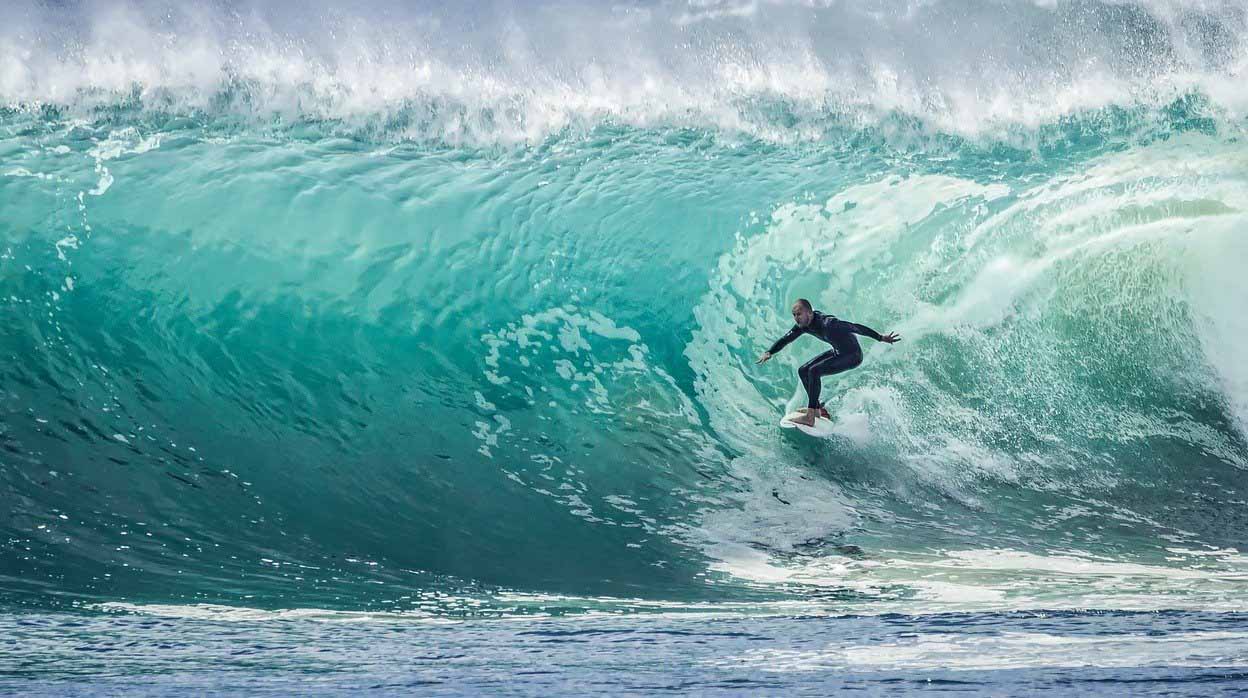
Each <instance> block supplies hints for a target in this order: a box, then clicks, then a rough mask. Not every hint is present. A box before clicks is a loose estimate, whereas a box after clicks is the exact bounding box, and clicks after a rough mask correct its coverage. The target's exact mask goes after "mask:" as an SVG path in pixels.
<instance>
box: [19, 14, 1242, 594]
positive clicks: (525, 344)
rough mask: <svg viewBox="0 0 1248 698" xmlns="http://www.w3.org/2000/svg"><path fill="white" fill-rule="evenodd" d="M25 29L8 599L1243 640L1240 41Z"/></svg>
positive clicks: (373, 27) (731, 27) (1171, 32)
mask: <svg viewBox="0 0 1248 698" xmlns="http://www.w3.org/2000/svg"><path fill="white" fill-rule="evenodd" d="M13 14H14V15H15V16H16V19H15V20H13V22H11V23H10V24H9V25H7V26H6V27H5V28H4V29H2V30H0V32H3V33H0V49H3V50H2V51H0V56H3V58H2V59H0V97H3V99H4V100H5V101H6V102H7V103H8V104H9V107H8V108H7V109H6V110H5V111H3V112H2V113H0V153H3V161H2V162H0V203H2V204H3V211H4V213H3V215H2V216H0V235H2V249H0V252H2V253H3V254H2V255H0V298H2V299H3V302H0V317H2V321H0V350H2V351H3V355H4V356H5V357H6V358H5V361H4V362H0V446H2V447H3V452H2V453H0V487H3V492H4V493H5V497H6V498H8V499H10V500H11V501H12V502H13V505H12V507H11V512H12V513H11V515H10V516H9V517H8V518H7V519H5V520H4V534H5V540H6V544H5V545H4V546H3V547H0V561H2V566H0V575H3V576H2V579H3V581H4V584H3V585H2V586H0V593H3V594H5V596H6V598H7V599H8V600H10V601H15V602H19V603H35V604H51V603H61V602H77V601H83V600H87V601H100V602H105V603H107V604H115V603H116V602H120V601H132V602H166V603H167V602H173V603H179V604H181V603H185V602H188V601H204V602H214V603H228V604H233V605H255V606H269V607H276V608H289V607H307V606H334V607H344V608H361V607H381V608H387V609H399V610H415V611H420V612H431V613H452V612H453V613H463V612H473V610H474V609H480V608H482V604H487V605H490V604H492V606H491V607H492V608H495V609H496V610H498V611H499V612H513V611H514V612H521V611H523V612H531V611H533V610H534V609H548V608H554V607H565V606H566V607H568V608H573V607H575V608H580V609H587V608H596V607H600V606H601V605H602V604H604V603H606V604H607V605H608V606H610V605H611V604H613V603H614V604H616V606H615V607H618V605H619V603H620V602H618V601H610V602H607V601H603V600H601V599H597V600H594V599H591V598H589V597H596V596H607V597H610V598H611V599H617V600H618V599H620V598H625V597H630V598H631V597H642V598H646V599H650V600H652V602H653V601H654V600H659V601H661V603H659V602H656V603H658V605H657V606H654V608H660V609H666V608H669V606H667V605H665V604H667V603H668V602H677V601H679V602H682V603H694V606H695V607H699V606H697V605H696V603H695V602H697V601H699V600H716V601H721V602H722V601H724V600H728V599H732V600H736V601H741V602H746V601H758V600H760V599H763V600H775V599H777V598H780V599H792V598H798V599H802V600H803V601H804V602H805V601H810V600H812V599H813V600H815V601H817V602H820V603H825V602H827V603H835V604H845V605H847V606H848V607H850V608H853V609H858V610H863V609H874V608H894V609H895V608H901V609H927V608H950V607H954V606H956V605H958V604H968V605H970V606H973V607H984V606H999V607H1010V608H1017V607H1036V606H1043V607H1087V606H1097V607H1132V608H1134V607H1146V608H1156V607H1196V608H1239V604H1240V602H1239V601H1237V600H1235V599H1234V598H1233V597H1228V596H1227V595H1226V593H1225V592H1226V589H1227V588H1228V585H1233V584H1234V583H1235V580H1237V579H1242V575H1243V574H1244V560H1243V558H1242V556H1240V555H1239V554H1238V552H1237V550H1235V549H1234V546H1235V545H1237V541H1238V538H1239V533H1240V532H1241V531H1242V530H1243V522H1242V520H1241V519H1242V516H1240V515H1239V514H1238V513H1236V512H1237V511H1239V508H1242V507H1238V508H1237V503H1238V502H1239V501H1240V500H1242V490H1243V488H1244V487H1245V485H1246V484H1248V483H1245V482H1244V474H1243V473H1244V469H1245V467H1246V466H1248V444H1246V436H1245V435H1246V434H1248V373H1245V370H1244V366H1243V362H1242V361H1240V360H1238V355H1239V352H1238V351H1237V349H1236V347H1237V346H1238V343H1239V342H1241V341H1244V340H1246V339H1248V326H1246V325H1245V324H1244V321H1243V320H1242V319H1241V316H1242V313H1240V312H1238V310H1239V309H1240V308H1242V307H1243V305H1244V304H1245V302H1246V301H1248V284H1245V282H1244V281H1243V279H1242V275H1241V274H1240V273H1239V270H1240V268H1241V267H1242V266H1243V263H1244V262H1245V261H1248V249H1246V247H1245V241H1244V239H1243V236H1242V235H1240V234H1239V231H1242V229H1243V227H1244V224H1245V214H1244V211H1245V209H1246V208H1248V202H1246V201H1245V195H1244V191H1246V189H1245V182H1244V177H1245V173H1246V172H1248V167H1246V165H1248V163H1246V162H1245V156H1244V154H1243V149H1242V147H1241V146H1240V145H1239V142H1240V139H1241V138H1242V126H1243V123H1242V118H1243V117H1242V109H1243V106H1244V102H1243V92H1242V88H1241V87H1239V84H1240V82H1242V81H1241V80H1240V78H1241V77H1242V73H1243V69H1244V65H1245V63H1244V61H1245V60H1246V59H1245V55H1246V54H1245V47H1244V44H1243V37H1244V36H1245V33H1244V28H1245V27H1244V24H1245V21H1246V20H1245V15H1244V12H1243V10H1242V8H1241V7H1239V6H1238V5H1235V4H1230V3H1228V4H1215V3H1209V4H1205V5H1202V6H1199V7H1195V8H1193V7H1189V6H1180V5H1177V4H1168V3H1146V4H1124V3H1036V4H1026V3H1016V4H995V3H983V4H976V5H967V4H962V3H958V4H953V3H940V2H935V3H912V4H906V5H899V4H879V5H876V4H853V5H841V4H832V5H829V6H826V7H825V6H821V5H820V6H809V5H807V4H801V5H787V4H782V3H781V4H775V5H772V4H756V3H742V4H736V3H696V4H691V5H675V4H657V5H650V4H635V5H626V6H614V7H611V8H583V7H571V6H563V5H546V6H537V7H529V6H524V7H519V6H509V5H502V4H488V5H475V6H472V7H468V8H463V9H462V10H455V11H452V10H446V9H423V10H421V9H417V10H413V9H410V8H402V7H399V6H397V5H394V6H390V5H382V4H377V5H372V6H368V7H365V8H363V9H360V10H357V11H355V12H354V13H352V14H347V13H343V12H341V11H336V10H331V9H330V8H328V7H314V8H312V9H307V8H295V7H286V6H282V5H266V4H257V5H246V6H240V5H237V4H232V3H231V4H220V5H212V6H209V7H207V8H203V9H186V8H180V7H172V6H165V5H159V4H148V3H84V4H77V5H68V6H61V5H56V6H44V5H32V6H27V7H22V8H18V11H16V12H15V13H13ZM140 39H141V40H140ZM500 146H501V147H500ZM798 295H804V296H807V297H810V298H812V299H813V300H815V301H816V304H817V305H818V306H821V307H823V308H825V309H828V310H829V311H831V312H834V313H837V314H839V315H844V316H846V317H850V318H852V319H854V320H857V321H860V322H863V323H866V324H868V325H872V326H875V327H877V328H878V329H881V330H897V331H900V332H901V333H902V334H903V336H904V337H905V339H904V341H903V343H901V344H899V345H896V346H893V347H884V346H878V347H877V346H870V347H868V353H867V360H866V362H865V363H864V365H863V366H862V367H861V368H860V369H858V370H856V371H854V372H851V373H849V374H845V375H844V376H838V377H837V378H836V379H829V381H827V383H828V385H827V388H826V392H827V393H829V394H830V395H831V396H832V398H833V400H832V406H833V412H834V415H833V416H834V419H835V422H836V425H837V437H836V438H834V439H832V440H829V441H826V442H820V441H810V440H805V439H802V438H800V437H799V438H792V436H793V435H791V434H789V435H786V434H784V433H782V432H781V431H780V430H779V429H778V428H777V427H776V424H775V422H776V419H777V417H778V415H779V414H780V413H781V412H782V410H783V408H784V406H785V404H786V402H789V401H793V400H795V399H797V398H798V397H799V395H798V388H797V384H796V379H795V377H794V374H793V370H792V369H793V368H795V367H796V365H797V364H798V363H799V362H800V361H801V360H802V359H803V358H804V354H808V353H811V352H813V351H814V347H813V346H812V345H810V344H804V343H803V342H807V341H809V340H802V342H798V343H797V344H794V345H793V346H792V347H791V348H790V349H788V350H786V352H785V353H784V354H782V355H781V356H780V357H778V358H777V360H776V361H773V362H772V363H770V364H768V365H766V366H763V367H758V366H755V365H754V364H753V358H754V357H755V356H756V355H757V354H758V352H759V351H761V349H762V348H764V347H765V346H766V345H767V344H768V343H769V342H770V341H771V340H772V339H774V338H775V337H776V336H778V335H779V334H780V333H781V332H783V331H784V329H786V327H787V322H786V317H785V316H786V307H787V304H788V302H789V301H790V300H791V299H792V298H794V297H795V296H798ZM500 588H501V589H507V590H512V591H511V592H508V593H501V592H499V591H498V590H499V589H500ZM512 592H524V593H512ZM483 599H486V600H483ZM1228 599H1229V600H1228ZM487 600H488V603H487ZM631 603H633V606H631V607H636V608H649V607H650V606H646V603H650V602H631ZM106 607H109V608H112V607H115V606H106Z"/></svg>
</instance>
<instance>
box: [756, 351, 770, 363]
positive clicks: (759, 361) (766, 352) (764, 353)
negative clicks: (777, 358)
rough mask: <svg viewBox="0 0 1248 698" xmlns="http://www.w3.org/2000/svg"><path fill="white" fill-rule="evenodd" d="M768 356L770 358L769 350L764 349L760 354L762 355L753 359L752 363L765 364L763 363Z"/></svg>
mask: <svg viewBox="0 0 1248 698" xmlns="http://www.w3.org/2000/svg"><path fill="white" fill-rule="evenodd" d="M770 358H771V352H769V351H765V352H763V355H762V356H760V357H758V361H755V362H754V363H756V364H765V363H767V359H770Z"/></svg>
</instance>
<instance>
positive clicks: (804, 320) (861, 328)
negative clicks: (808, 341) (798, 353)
mask: <svg viewBox="0 0 1248 698" xmlns="http://www.w3.org/2000/svg"><path fill="white" fill-rule="evenodd" d="M793 321H794V322H796V323H797V324H795V325H793V329H791V330H789V331H788V332H786V333H785V334H784V336H783V337H781V338H780V339H777V340H776V343H775V344H772V345H771V348H770V349H768V350H767V351H765V352H763V354H762V356H760V357H758V361H756V362H755V363H759V364H761V363H765V362H766V361H767V360H768V359H770V358H771V357H772V356H774V355H775V354H776V353H778V352H779V351H780V350H781V349H783V348H785V347H786V346H788V345H789V342H792V341H793V340H795V339H797V338H798V337H799V336H801V335H803V334H811V335H814V336H816V337H818V338H819V339H822V340H823V341H825V342H827V343H828V344H831V345H832V348H831V349H829V350H827V351H825V352H823V353H822V354H820V355H818V356H816V357H815V358H813V359H811V360H810V361H807V362H806V363H804V364H802V365H801V367H800V368H798V369H797V377H798V378H799V379H801V381H802V386H803V387H805V388H806V395H807V397H808V398H809V400H808V402H807V405H806V407H805V408H804V409H803V410H802V415H801V416H800V417H797V418H795V419H793V420H791V421H792V422H794V423H796V424H804V425H805V426H808V427H809V426H814V424H815V419H816V418H817V417H819V412H820V410H821V409H822V408H823V405H822V404H821V403H820V402H819V391H820V389H821V387H822V386H821V385H820V381H821V380H822V379H823V377H824V376H830V375H832V374H833V373H840V372H841V371H848V370H849V369H851V368H854V367H855V366H857V365H858V364H860V363H862V347H860V346H858V339H857V338H855V337H854V335H856V334H861V335H865V336H867V337H870V338H871V339H874V340H875V341H877V342H885V343H888V344H892V343H894V342H896V341H897V340H899V339H901V336H899V335H898V334H897V333H895V332H889V333H888V334H885V335H882V334H880V333H879V332H876V331H875V330H873V329H871V328H870V327H867V326H865V325H859V324H857V323H854V322H846V321H844V320H840V319H837V318H836V317H835V316H832V315H824V314H823V313H821V312H819V311H818V310H815V309H814V308H812V307H811V305H810V301H808V300H806V299H805V298H798V299H797V302H796V303H794V304H793ZM825 414H826V413H825Z"/></svg>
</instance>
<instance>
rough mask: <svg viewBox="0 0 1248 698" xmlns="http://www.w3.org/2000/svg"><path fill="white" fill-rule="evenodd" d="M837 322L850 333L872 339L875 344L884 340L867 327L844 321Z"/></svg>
mask: <svg viewBox="0 0 1248 698" xmlns="http://www.w3.org/2000/svg"><path fill="white" fill-rule="evenodd" d="M839 322H840V323H841V326H842V327H844V328H845V329H847V330H849V331H850V332H853V333H854V334H860V335H862V336H864V337H870V338H871V339H874V340H875V341H877V342H879V341H882V340H883V339H884V337H883V335H881V334H880V333H879V332H876V331H875V330H873V329H871V328H870V327H867V326H866V325H859V324H858V323H856V322H845V321H844V320H840V321H839Z"/></svg>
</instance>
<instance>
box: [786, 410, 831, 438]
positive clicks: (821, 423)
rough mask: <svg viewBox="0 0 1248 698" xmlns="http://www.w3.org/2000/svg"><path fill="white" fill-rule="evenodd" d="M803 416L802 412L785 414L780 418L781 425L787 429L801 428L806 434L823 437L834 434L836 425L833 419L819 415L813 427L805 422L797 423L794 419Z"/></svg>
mask: <svg viewBox="0 0 1248 698" xmlns="http://www.w3.org/2000/svg"><path fill="white" fill-rule="evenodd" d="M801 416H802V413H801V412H790V413H788V414H786V415H784V417H783V418H782V419H781V420H780V426H782V427H784V428H785V429H800V430H802V431H803V432H804V433H806V434H810V435H811V436H816V437H818V438H821V439H826V438H828V437H829V436H832V433H833V428H834V425H833V424H832V420H830V419H824V418H823V417H817V418H816V419H815V425H814V426H812V427H808V426H806V425H805V424H797V423H796V422H794V421H793V420H794V419H797V418H798V417H801Z"/></svg>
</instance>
